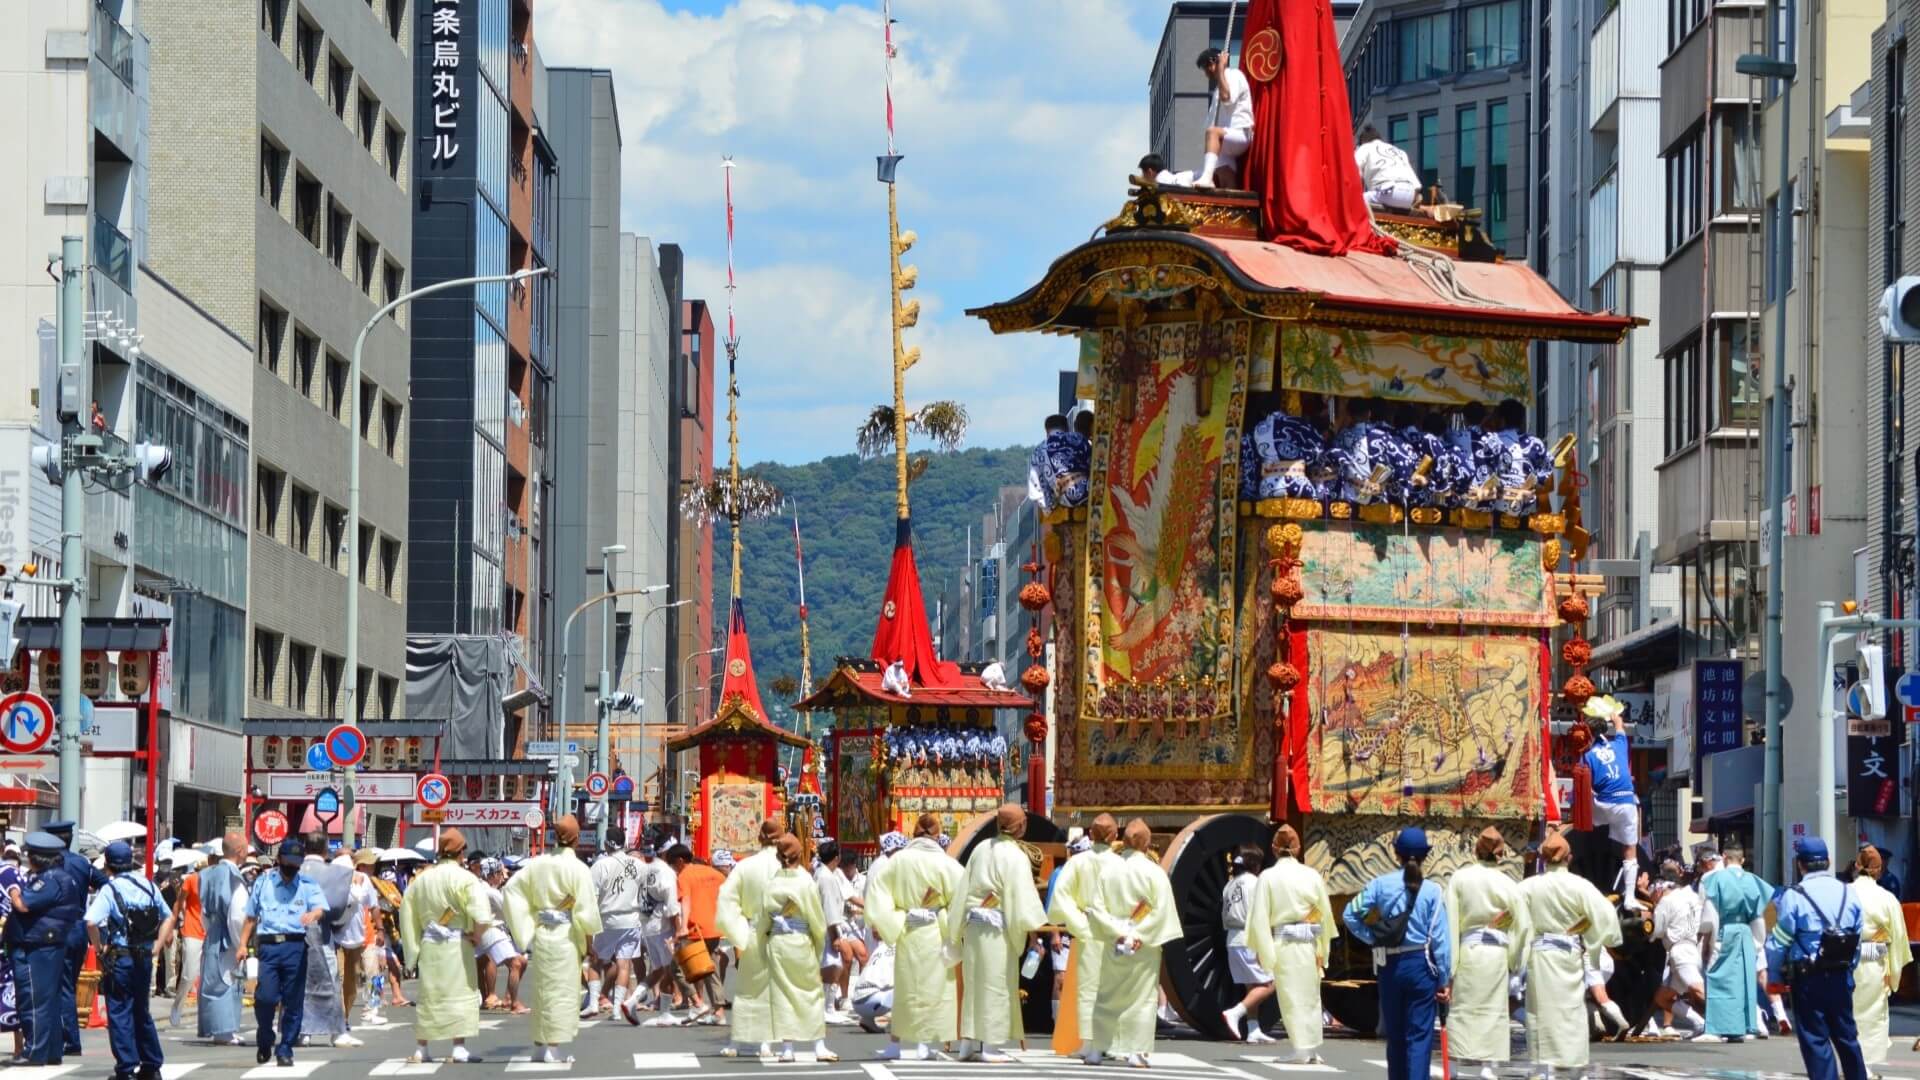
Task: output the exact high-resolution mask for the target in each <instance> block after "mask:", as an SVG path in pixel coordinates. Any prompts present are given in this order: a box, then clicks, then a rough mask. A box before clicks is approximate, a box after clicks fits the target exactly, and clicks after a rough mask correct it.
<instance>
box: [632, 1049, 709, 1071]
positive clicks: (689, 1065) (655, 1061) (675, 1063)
mask: <svg viewBox="0 0 1920 1080" xmlns="http://www.w3.org/2000/svg"><path fill="white" fill-rule="evenodd" d="M633 1067H634V1068H636V1069H698V1068H699V1067H700V1057H699V1055H698V1054H694V1053H691V1052H689V1053H682V1054H674V1053H657V1054H635V1055H633Z"/></svg>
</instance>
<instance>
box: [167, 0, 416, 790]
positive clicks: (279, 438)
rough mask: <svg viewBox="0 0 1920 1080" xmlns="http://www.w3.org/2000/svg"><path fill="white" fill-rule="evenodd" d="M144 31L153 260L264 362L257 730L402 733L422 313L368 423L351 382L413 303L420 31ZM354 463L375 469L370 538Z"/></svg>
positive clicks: (189, 5) (189, 2) (394, 1)
mask: <svg viewBox="0 0 1920 1080" xmlns="http://www.w3.org/2000/svg"><path fill="white" fill-rule="evenodd" d="M141 11H142V16H141V17H142V20H143V25H144V27H145V29H146V32H147V34H148V35H149V36H150V37H151V38H152V42H153V45H152V55H153V64H152V145H153V152H152V167H151V175H152V182H151V198H150V200H149V243H148V246H147V249H146V256H145V258H146V261H147V262H148V263H149V264H150V265H151V266H152V267H153V269H154V271H155V273H156V274H158V275H160V276H161V277H163V278H165V280H166V281H167V282H168V283H169V284H170V285H171V286H172V288H173V289H174V290H176V291H177V292H178V293H179V294H180V295H181V296H182V297H184V298H186V299H187V300H189V301H191V302H192V303H193V304H194V305H196V306H198V307H199V308H201V309H202V310H204V311H205V312H207V313H208V315H210V316H211V317H212V318H214V319H215V320H217V321H218V322H219V323H220V324H222V325H224V326H226V327H229V328H231V329H233V330H234V331H235V332H237V333H239V334H240V335H241V336H242V337H244V338H247V339H248V340H250V341H252V342H253V355H254V364H253V369H252V380H251V381H252V386H251V397H252V411H251V416H250V417H249V421H250V424H251V430H252V436H253V437H252V451H253V461H252V468H251V476H250V478H249V479H250V481H251V484H250V487H251V496H252V497H251V500H250V505H249V514H250V516H251V520H252V531H251V534H250V538H249V544H248V554H247V574H248V589H247V612H248V634H247V646H246V652H247V656H248V665H249V672H248V679H247V684H246V686H247V690H246V715H247V716H248V717H249V718H259V719H261V720H272V721H298V720H300V719H301V718H307V719H308V720H309V722H317V721H319V720H323V719H325V718H330V717H340V716H344V715H346V710H347V708H348V707H349V706H348V702H349V700H351V701H352V706H351V707H352V709H353V711H354V714H355V715H356V716H358V717H360V718H362V719H367V720H377V719H383V718H394V717H398V716H400V715H401V713H402V712H403V711H404V708H405V702H404V699H403V695H402V689H401V688H402V680H403V678H404V673H405V646H404V629H405V628H404V623H403V614H402V601H403V599H404V598H405V595H406V585H405V580H404V578H405V575H406V572H407V557H406V547H407V542H408V513H407V484H408V481H407V467H408V459H409V456H410V447H409V445H408V442H409V432H410V428H411V424H410V418H409V416H408V412H409V409H410V404H409V392H408V385H407V383H408V376H409V332H410V329H411V327H412V325H413V319H414V317H415V313H414V312H412V311H408V310H406V309H404V308H403V309H401V310H400V311H398V312H396V313H395V314H394V315H393V316H392V317H390V318H387V319H384V320H382V321H381V322H380V323H379V324H378V325H376V326H375V327H374V328H373V330H372V332H371V333H370V334H369V335H368V337H367V339H366V347H365V350H364V353H363V356H362V372H361V380H360V385H359V392H360V410H359V415H357V416H355V415H352V407H351V404H350V403H351V400H352V391H353V388H352V387H351V386H350V385H349V380H350V378H351V376H350V358H351V356H352V351H353V346H354V341H355V338H356V337H357V335H358V334H359V332H360V330H361V328H362V326H364V325H365V324H366V323H367V322H368V320H370V319H371V318H372V317H373V315H374V313H375V311H376V310H378V308H379V307H380V305H382V304H385V303H386V302H387V301H389V300H391V299H394V298H397V297H399V296H400V295H401V294H402V293H404V292H405V291H406V290H407V288H408V287H409V281H410V275H411V266H412V251H413V244H412V213H411V207H410V205H409V197H410V195H411V194H412V191H413V189H412V184H411V172H412V164H413V159H414V157H415V156H416V155H417V154H419V153H421V152H423V150H424V151H425V152H431V149H432V145H431V143H428V144H424V146H422V145H416V144H415V143H414V142H413V141H412V140H411V138H410V135H409V133H410V132H412V131H413V130H415V129H414V98H413V67H412V61H411V59H410V51H411V50H412V49H413V48H414V44H415V39H416V24H415V22H414V18H413V17H414V16H416V15H417V16H419V18H420V19H421V20H422V22H421V23H419V24H418V25H421V26H423V25H424V19H425V13H424V10H423V9H422V10H415V8H414V7H412V6H410V5H408V4H407V3H405V2H404V0H382V2H380V3H376V4H344V3H343V4H324V5H305V4H298V3H293V2H291V0H264V2H263V3H261V4H259V5H256V6H254V7H252V8H243V7H239V6H235V5H219V4H204V3H200V2H198V0H147V2H146V3H145V4H143V5H142V6H141ZM201 389H203V390H204V389H209V388H206V387H202V388H201ZM349 454H357V455H359V459H360V463H361V485H362V490H361V504H360V508H361V515H360V520H358V521H354V522H349V521H348V520H347V473H348V468H347V462H348V455H349ZM350 528H351V529H353V530H355V533H354V536H355V539H356V541H357V548H358V552H359V559H358V565H349V560H348V558H347V555H346V552H347V541H348V533H347V530H348V529H350ZM350 582H351V583H353V584H352V586H351V587H355V588H359V589H360V590H362V592H361V596H360V625H359V627H358V628H357V630H358V646H359V660H360V669H359V670H358V671H357V672H348V671H346V670H345V667H346V662H345V657H346V636H347V630H346V625H345V621H346V620H345V611H346V600H347V595H346V594H347V589H348V588H349V587H350V586H349V583H350ZM349 679H351V680H352V682H351V683H348V682H347V680H349ZM390 815H391V810H384V811H382V816H383V817H387V819H388V821H389V822H390Z"/></svg>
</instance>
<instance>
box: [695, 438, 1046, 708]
mask: <svg viewBox="0 0 1920 1080" xmlns="http://www.w3.org/2000/svg"><path fill="white" fill-rule="evenodd" d="M1028 453H1029V450H1028V448H1025V447H1009V448H1007V449H1004V450H981V449H971V450H965V451H962V452H959V453H954V454H939V455H935V456H934V458H933V461H932V463H931V464H930V465H929V466H928V468H927V471H926V472H925V473H924V474H922V475H921V476H920V478H919V479H917V480H915V481H914V482H913V488H912V494H913V549H914V556H915V559H916V561H917V562H918V564H919V566H920V581H921V589H922V592H923V593H924V594H925V597H926V602H927V614H928V616H929V618H931V617H932V616H933V613H934V605H935V603H936V601H937V600H938V598H939V596H940V586H941V582H942V581H943V580H946V579H951V578H956V577H957V575H958V574H959V573H960V572H961V569H962V567H963V565H964V564H965V562H966V546H967V528H968V527H969V526H972V527H973V530H974V537H973V543H974V554H975V555H976V556H978V555H979V554H980V544H981V539H980V521H981V519H982V517H984V516H985V515H986V514H988V513H990V512H991V511H992V501H993V496H994V493H995V492H996V491H998V490H999V489H1000V488H1001V487H1003V486H1005V485H1007V484H1024V483H1026V475H1027V455H1028ZM751 471H752V472H754V473H755V474H757V475H759V476H761V477H762V478H764V479H766V480H767V481H768V482H770V483H772V484H773V485H774V486H775V487H777V488H779V489H780V491H781V492H782V493H784V494H785V495H786V496H787V497H788V498H789V499H792V500H794V501H796V502H797V503H798V504H799V506H800V537H801V540H802V542H803V543H804V545H805V548H806V558H807V611H808V628H809V631H810V634H811V636H812V645H813V675H814V678H815V680H816V682H817V681H818V680H820V679H822V678H824V677H825V676H826V674H827V673H828V672H829V671H831V670H832V668H833V660H834V657H836V656H845V655H855V656H865V655H866V653H867V649H868V647H869V646H871V645H872V643H873V629H874V624H875V623H876V622H877V621H878V620H879V617H880V594H881V592H882V591H883V590H884V589H885V588H886V584H887V567H888V565H889V562H890V560H891V559H892V557H893V537H894V520H895V517H894V506H893V477H894V473H893V455H892V454H886V455H883V456H882V457H880V458H877V459H875V460H872V461H861V460H860V459H859V458H858V457H855V456H854V455H852V454H846V455H843V456H839V457H830V458H824V459H822V460H820V461H815V462H811V463H809V464H806V465H771V464H763V465H756V466H753V468H752V470H751ZM742 533H743V536H744V538H745V541H746V552H745V556H744V560H743V563H742V567H743V569H742V575H741V577H742V581H741V595H742V597H743V598H744V599H745V601H746V609H747V630H748V632H749V633H750V634H751V635H752V637H753V666H754V669H755V673H756V674H757V675H758V676H759V679H760V693H761V695H762V696H763V697H764V698H765V699H766V704H767V708H768V710H769V711H771V712H773V713H774V714H775V715H776V717H778V716H780V715H781V714H783V713H784V712H785V709H784V708H783V706H784V705H786V704H789V702H788V701H785V700H783V699H781V697H780V695H778V694H777V693H775V692H774V690H773V683H774V680H775V679H777V678H779V677H781V676H787V677H789V678H792V679H794V680H795V681H796V682H797V681H798V680H799V677H800V623H799V611H798V596H799V592H798V588H797V584H796V579H795V575H794V560H793V519H792V518H791V517H790V516H788V517H782V518H780V519H778V520H765V521H751V522H748V523H747V524H746V526H745V528H744V529H743V530H742ZM731 542H732V537H731V535H730V530H729V529H728V527H727V525H726V523H725V522H721V523H719V524H718V525H716V526H715V527H714V530H713V593H714V596H713V610H714V633H715V635H716V637H715V640H714V644H715V645H724V644H726V640H725V635H726V614H725V613H726V610H727V606H726V605H727V566H728V563H727V560H728V545H729V544H730V543H731Z"/></svg>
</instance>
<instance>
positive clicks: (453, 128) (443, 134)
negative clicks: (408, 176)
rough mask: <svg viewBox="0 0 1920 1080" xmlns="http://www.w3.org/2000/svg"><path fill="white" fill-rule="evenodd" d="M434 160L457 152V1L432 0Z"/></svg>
mask: <svg viewBox="0 0 1920 1080" xmlns="http://www.w3.org/2000/svg"><path fill="white" fill-rule="evenodd" d="M428 17H429V19H430V20H431V23H430V28H431V33H432V36H433V60H432V64H433V69H432V70H433V91H432V102H431V104H430V106H429V107H430V108H431V109H432V110H433V160H435V161H452V160H453V159H454V158H456V157H458V156H459V155H460V142H459V134H458V131H459V127H460V83H459V78H460V0H433V8H432V11H431V12H430V14H429V16H428Z"/></svg>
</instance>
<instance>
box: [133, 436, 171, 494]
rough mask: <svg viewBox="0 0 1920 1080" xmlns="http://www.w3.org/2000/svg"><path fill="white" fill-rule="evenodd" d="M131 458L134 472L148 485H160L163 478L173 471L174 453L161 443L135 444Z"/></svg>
mask: <svg viewBox="0 0 1920 1080" xmlns="http://www.w3.org/2000/svg"><path fill="white" fill-rule="evenodd" d="M129 456H130V457H131V458H132V459H133V468H134V471H135V472H136V473H138V474H139V476H140V480H141V482H143V483H146V484H157V483H159V482H160V478H161V477H163V476H165V475H167V473H169V472H171V471H172V470H173V451H172V450H171V449H169V448H167V447H165V446H162V445H160V444H159V443H146V442H143V443H134V444H133V450H132V452H131V454H129Z"/></svg>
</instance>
